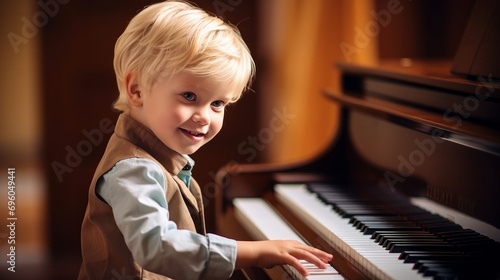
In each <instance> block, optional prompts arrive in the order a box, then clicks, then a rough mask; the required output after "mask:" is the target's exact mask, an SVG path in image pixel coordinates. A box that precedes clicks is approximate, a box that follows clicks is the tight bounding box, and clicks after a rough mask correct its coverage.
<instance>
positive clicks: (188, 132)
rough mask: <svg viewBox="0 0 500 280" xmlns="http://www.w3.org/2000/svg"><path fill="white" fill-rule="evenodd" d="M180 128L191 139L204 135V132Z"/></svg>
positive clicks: (200, 137)
mask: <svg viewBox="0 0 500 280" xmlns="http://www.w3.org/2000/svg"><path fill="white" fill-rule="evenodd" d="M180 130H181V131H182V133H184V135H186V136H188V137H189V138H191V139H193V140H201V139H202V138H203V137H204V136H205V133H201V132H196V131H191V130H187V129H183V128H180Z"/></svg>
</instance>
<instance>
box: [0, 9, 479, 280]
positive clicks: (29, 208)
mask: <svg viewBox="0 0 500 280" xmlns="http://www.w3.org/2000/svg"><path fill="white" fill-rule="evenodd" d="M154 2H157V1H146V0H121V1H97V0H87V1H84V0H19V1H17V0H5V1H1V3H0V20H1V25H0V35H1V38H2V39H1V40H0V48H1V51H0V55H1V59H0V61H1V63H0V166H1V170H0V174H1V175H0V184H1V185H0V192H1V195H0V209H1V210H0V225H1V226H0V278H1V279H75V278H76V277H77V274H78V270H79V266H80V262H81V259H80V226H81V221H82V218H83V215H84V211H85V207H86V203H87V191H88V187H89V183H90V181H91V179H92V175H93V172H94V169H95V167H96V166H97V163H98V161H99V159H100V157H101V156H102V153H103V151H104V149H105V147H106V143H107V140H108V138H109V136H110V135H111V131H110V126H111V125H112V124H114V123H115V121H116V118H117V116H118V115H117V113H116V112H114V111H113V110H112V107H111V104H112V102H113V101H114V100H115V98H116V97H117V94H118V91H117V88H116V83H115V77H114V73H113V66H112V60H113V47H114V43H115V41H116V39H117V38H118V36H119V35H120V34H121V32H122V31H123V30H124V28H125V27H126V25H127V23H128V21H129V20H130V19H131V18H132V17H133V16H134V15H135V14H136V13H137V12H138V11H139V10H141V9H142V8H143V7H144V6H146V5H148V4H151V3H154ZM193 2H195V3H196V4H197V5H199V6H200V7H202V8H204V9H206V10H208V11H210V12H212V13H214V14H216V15H218V16H220V17H222V18H224V19H225V20H227V21H229V22H231V23H233V24H234V25H237V26H238V28H239V29H240V31H241V33H242V35H243V37H244V39H245V41H246V42H247V44H248V45H249V47H250V49H251V51H252V54H253V56H254V59H255V61H256V64H257V78H256V80H255V83H254V85H253V91H252V92H248V93H247V94H245V96H244V98H243V99H242V100H241V101H239V102H238V103H237V104H235V105H234V106H231V107H229V108H228V111H227V114H226V119H225V125H224V127H223V129H222V131H221V133H220V134H219V136H217V137H216V138H215V139H214V140H213V141H212V142H210V143H209V144H207V145H206V146H205V147H203V148H202V149H200V150H199V151H198V152H197V153H196V154H195V155H193V157H194V159H195V161H196V168H195V170H194V173H195V174H194V175H195V177H196V178H197V180H198V181H199V183H200V186H201V187H202V191H203V194H204V198H205V200H206V210H207V225H208V230H209V231H211V232H216V230H217V229H216V228H215V219H216V218H217V217H215V215H214V200H213V199H214V197H215V196H216V195H217V189H216V188H215V184H214V183H213V182H214V175H215V173H216V172H217V170H218V169H220V168H221V167H223V166H224V165H225V164H228V163H234V162H237V163H240V164H245V163H260V162H293V161H299V160H305V159H308V158H312V157H315V156H316V155H318V154H321V153H322V151H323V150H324V149H325V148H326V147H327V146H328V145H329V144H330V143H331V141H332V139H334V137H335V133H336V130H337V124H338V108H337V106H336V105H335V104H333V103H331V102H329V101H328V100H327V99H325V98H324V96H323V90H324V89H325V88H327V87H328V88H333V89H336V88H338V86H339V85H338V81H339V79H338V76H337V74H338V73H337V71H336V69H335V63H336V62H341V61H342V62H350V63H373V62H376V61H378V60H382V59H402V58H411V59H452V58H453V56H454V54H455V51H456V48H457V46H458V43H459V41H460V37H461V35H462V33H463V30H464V28H465V25H466V23H467V19H468V17H469V13H470V11H471V9H472V6H473V4H474V1H473V0H466V1H460V3H459V4H458V3H457V2H455V1H451V0H448V1H426V0H420V1H418V0H414V1H411V0H400V1H397V0H310V1H309V0H308V1H304V0H197V1H193ZM8 168H15V176H16V177H15V183H16V188H15V191H16V200H15V203H16V209H15V217H16V218H17V221H16V228H15V240H16V244H15V245H16V251H15V253H16V272H15V273H12V272H10V271H8V270H7V267H8V263H7V260H8V257H7V254H8V253H9V252H8V249H9V246H10V245H9V244H8V240H9V239H8V238H9V237H10V236H11V232H10V231H9V228H7V227H6V225H7V224H8V222H7V218H8V209H7V205H8V201H7V192H8V188H7V186H8V185H7V181H8V177H7V176H8V174H7V170H8Z"/></svg>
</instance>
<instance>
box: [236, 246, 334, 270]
mask: <svg viewBox="0 0 500 280" xmlns="http://www.w3.org/2000/svg"><path fill="white" fill-rule="evenodd" d="M331 259H332V255H331V254H328V253H326V252H323V251H321V250H319V249H316V248H313V247H310V246H307V245H304V244H302V243H300V242H297V241H288V240H266V241H254V242H252V241H238V253H237V259H236V268H237V269H240V268H245V267H251V266H258V267H266V268H269V267H273V266H276V265H283V264H289V265H291V266H293V267H295V268H296V269H297V271H299V272H300V273H301V274H302V275H308V273H307V271H306V269H305V268H304V266H303V265H302V264H301V263H300V261H299V260H306V261H308V262H310V263H312V264H314V265H316V266H317V267H319V268H325V267H326V264H327V263H328V262H329V261H330V260H331Z"/></svg>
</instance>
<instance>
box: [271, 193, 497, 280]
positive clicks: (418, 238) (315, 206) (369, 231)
mask: <svg viewBox="0 0 500 280" xmlns="http://www.w3.org/2000/svg"><path fill="white" fill-rule="evenodd" d="M322 188H323V190H322ZM315 191H318V192H319V193H316V192H315ZM321 191H324V192H321ZM275 193H276V197H277V199H278V200H279V201H280V202H281V203H282V204H283V205H285V206H286V207H288V208H289V209H290V210H291V211H292V212H293V213H294V214H295V215H296V216H298V217H299V218H300V219H301V220H302V221H304V222H305V223H306V224H308V226H310V227H311V228H312V229H313V230H314V231H315V232H316V233H318V235H320V236H321V237H322V238H323V239H324V240H327V241H328V242H329V243H330V245H331V246H332V247H333V248H335V249H336V250H337V251H339V252H340V253H341V254H342V255H343V256H344V257H346V258H347V259H348V260H349V261H350V262H352V263H353V264H354V265H356V266H357V267H358V269H360V270H361V271H362V272H363V273H365V274H366V275H367V276H368V277H369V278H370V279H470V278H471V277H480V278H481V276H485V277H487V278H488V279H489V278H492V275H494V274H495V273H496V271H495V269H496V268H495V265H494V262H495V261H494V260H495V259H496V260H498V256H497V254H498V252H499V250H500V247H499V243H497V242H495V241H494V240H492V239H490V238H488V237H486V236H484V235H481V234H479V233H477V232H475V231H472V230H465V229H462V228H461V227H460V226H459V225H457V224H454V223H451V222H447V220H446V219H444V218H442V217H441V216H439V215H436V214H431V213H429V212H428V211H426V210H424V209H422V208H419V207H416V206H414V205H411V204H409V203H408V202H407V201H403V200H402V201H399V200H398V199H396V200H395V201H390V202H391V203H397V205H396V206H394V208H396V209H397V210H399V211H401V212H403V213H404V214H408V215H410V216H411V217H413V218H414V219H417V220H418V219H422V223H423V224H424V227H425V229H423V228H422V226H421V225H419V224H418V223H414V222H411V221H409V220H407V219H403V218H402V216H398V215H394V212H391V211H390V210H389V209H388V208H386V207H384V206H382V204H377V203H375V202H374V201H372V200H370V199H369V198H368V197H361V198H359V197H358V198H357V200H354V199H353V198H352V197H348V196H346V195H345V193H344V192H343V191H335V189H334V188H333V186H330V185H328V186H321V185H318V186H316V189H313V190H311V189H309V188H308V187H307V186H305V185H276V186H275ZM382 199H384V198H382ZM386 199H387V201H389V200H390V199H391V198H386ZM429 219H430V220H429ZM450 240H452V241H450ZM450 242H453V244H450ZM457 247H458V248H459V249H460V250H457V249H456V248H457ZM474 254H479V256H477V258H475V259H473V258H471V257H470V256H471V255H474ZM491 258H493V260H492V259H491ZM497 276H498V275H497ZM474 279H479V278H474Z"/></svg>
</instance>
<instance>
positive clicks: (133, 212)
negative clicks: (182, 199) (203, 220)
mask: <svg viewBox="0 0 500 280" xmlns="http://www.w3.org/2000/svg"><path fill="white" fill-rule="evenodd" d="M111 186H113V187H111ZM96 192H97V194H98V196H100V197H101V198H102V199H103V200H104V201H105V202H106V203H107V204H109V205H110V206H111V207H112V209H113V216H114V219H115V221H116V224H117V226H118V228H119V229H120V231H121V232H122V234H123V237H124V238H125V243H126V244H127V246H128V248H129V250H130V251H131V252H132V255H133V256H134V260H135V261H136V262H137V263H139V264H140V265H141V266H142V267H144V268H145V269H147V270H149V271H152V272H155V273H159V274H163V275H166V276H169V277H173V278H182V279H199V278H200V277H201V276H203V278H206V279H224V278H228V277H229V276H230V275H231V274H232V272H233V270H234V268H235V261H236V249H237V248H236V241H235V240H233V239H228V238H224V237H222V236H218V235H215V234H207V235H206V236H204V235H200V234H198V233H196V232H192V231H189V230H181V229H177V225H176V224H175V222H174V221H170V219H169V212H168V205H167V201H166V199H165V197H166V188H165V178H164V175H163V172H162V170H161V168H160V167H159V166H158V165H157V164H156V163H154V162H153V161H151V160H149V159H144V158H130V159H125V160H122V161H119V162H118V163H117V164H116V165H115V166H114V167H113V168H112V169H111V170H110V171H108V172H107V173H106V174H104V175H103V176H102V179H101V180H99V183H98V184H97V186H96Z"/></svg>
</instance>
